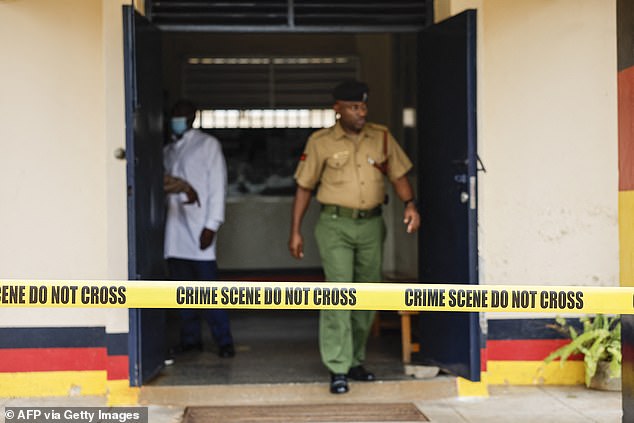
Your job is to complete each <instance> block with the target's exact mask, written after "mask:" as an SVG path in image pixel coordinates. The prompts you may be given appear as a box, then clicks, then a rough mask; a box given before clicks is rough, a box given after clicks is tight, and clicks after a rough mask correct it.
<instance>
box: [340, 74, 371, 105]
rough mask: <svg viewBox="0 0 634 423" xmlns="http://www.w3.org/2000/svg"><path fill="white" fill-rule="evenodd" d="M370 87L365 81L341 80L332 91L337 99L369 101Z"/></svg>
mask: <svg viewBox="0 0 634 423" xmlns="http://www.w3.org/2000/svg"><path fill="white" fill-rule="evenodd" d="M369 91H370V89H369V88H368V85H367V84H366V83H365V82H360V81H355V80H352V79H350V80H347V81H343V82H341V83H340V84H339V85H337V86H336V87H335V89H334V90H333V91H332V96H333V97H334V98H335V100H342V101H363V102H366V101H368V93H369Z"/></svg>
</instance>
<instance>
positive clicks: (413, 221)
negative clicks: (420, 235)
mask: <svg viewBox="0 0 634 423" xmlns="http://www.w3.org/2000/svg"><path fill="white" fill-rule="evenodd" d="M403 223H405V224H406V225H407V233H408V234H411V233H414V232H416V231H417V230H418V228H420V214H418V210H416V205H415V204H414V203H413V202H409V203H407V207H405V212H404V219H403Z"/></svg>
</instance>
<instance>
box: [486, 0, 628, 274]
mask: <svg viewBox="0 0 634 423" xmlns="http://www.w3.org/2000/svg"><path fill="white" fill-rule="evenodd" d="M483 4H484V6H483V8H482V10H481V13H482V17H481V18H482V22H483V30H482V36H483V40H482V41H481V43H480V46H481V50H480V52H479V58H478V59H479V60H480V61H481V63H480V76H479V78H480V87H479V88H480V91H479V95H480V96H481V98H480V100H481V101H480V104H479V106H480V109H479V113H480V126H479V128H478V129H479V153H480V156H481V158H482V160H483V161H484V163H485V165H486V167H487V173H486V174H481V175H480V176H481V177H480V201H479V206H480V216H479V217H480V255H481V257H482V260H483V261H482V269H481V275H482V280H481V282H482V283H487V284H491V283H500V284H562V285H618V280H619V278H618V276H619V275H618V271H619V270H618V269H619V254H618V221H617V213H618V204H617V201H618V197H617V196H618V180H617V177H618V174H617V170H618V163H617V159H618V157H617V147H618V139H617V120H616V119H617V99H616V95H617V89H616V76H617V73H616V6H615V1H613V0H584V1H582V2H580V1H577V0H532V1H530V2H509V1H506V0H484V1H483Z"/></svg>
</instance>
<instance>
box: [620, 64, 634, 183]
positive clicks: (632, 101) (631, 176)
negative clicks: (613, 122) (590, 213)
mask: <svg viewBox="0 0 634 423" xmlns="http://www.w3.org/2000/svg"><path fill="white" fill-rule="evenodd" d="M618 89H619V100H618V105H619V190H620V191H628V190H634V66H632V67H629V68H627V69H624V70H622V71H620V72H619V74H618Z"/></svg>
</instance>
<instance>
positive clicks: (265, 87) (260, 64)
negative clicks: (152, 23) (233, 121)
mask: <svg viewBox="0 0 634 423" xmlns="http://www.w3.org/2000/svg"><path fill="white" fill-rule="evenodd" d="M184 66H185V68H184V71H183V75H184V79H183V90H182V94H183V96H184V97H185V98H189V99H192V101H194V102H196V104H197V105H198V106H199V108H200V109H274V108H275V109H316V108H324V107H330V106H331V105H332V96H331V92H332V89H333V87H334V86H335V85H336V84H337V83H338V82H340V81H342V80H344V79H351V78H357V77H358V73H359V72H358V69H359V60H358V58H356V57H252V58H248V57H247V58H240V57H230V58H226V57H225V58H222V57H220V58H219V57H215V58H214V57H192V58H189V59H188V60H187V62H186V63H185V65H184Z"/></svg>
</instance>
